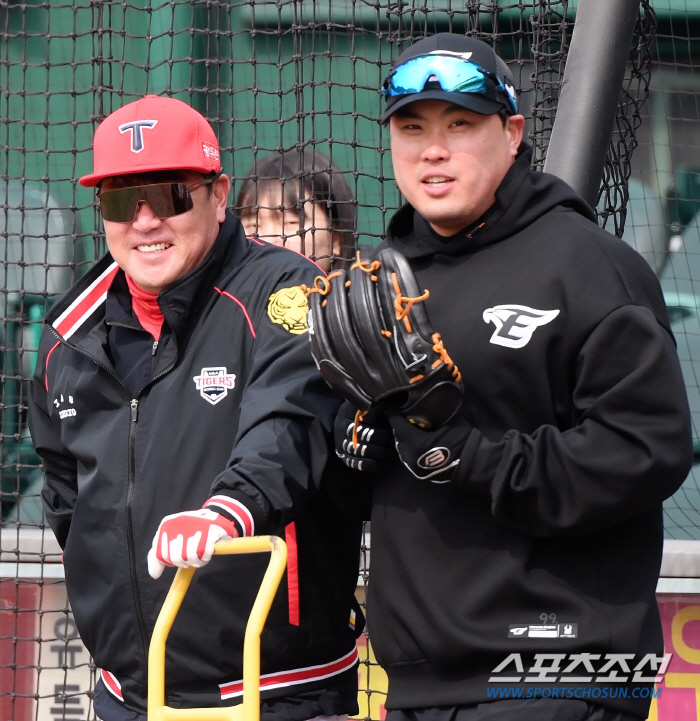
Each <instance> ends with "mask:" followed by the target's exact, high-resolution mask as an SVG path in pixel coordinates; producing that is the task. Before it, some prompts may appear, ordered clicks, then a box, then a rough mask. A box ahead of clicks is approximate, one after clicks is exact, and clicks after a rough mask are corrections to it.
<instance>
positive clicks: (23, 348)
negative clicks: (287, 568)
mask: <svg viewBox="0 0 700 721" xmlns="http://www.w3.org/2000/svg"><path fill="white" fill-rule="evenodd" d="M576 5H577V3H576V2H575V1H574V0H523V2H508V1H507V0H500V1H497V0H489V1H482V2H479V1H478V0H459V1H457V0H420V1H419V0H396V1H390V0H315V2H312V1H311V0H277V1H275V0H259V1H253V0H247V1H246V2H217V1H215V0H207V1H206V2H194V1H193V0H190V1H188V0H181V1H176V2H156V1H153V2H148V1H147V0H131V1H130V2H109V1H98V0H93V1H90V0H74V2H68V1H67V0H65V1H64V2H60V1H53V0H52V1H49V0H46V1H44V2H41V1H39V0H26V1H24V2H19V1H18V0H9V1H8V0H4V1H3V0H0V252H1V253H2V257H1V259H0V272H1V273H2V274H3V277H2V279H1V282H0V393H1V394H2V395H1V396H0V414H1V415H0V482H1V489H0V504H1V506H0V512H1V518H2V520H1V521H0V564H1V565H0V576H2V580H1V581H0V594H1V602H2V605H1V606H0V714H1V716H2V719H3V720H4V719H13V720H14V721H23V720H24V719H30V718H31V719H48V718H52V719H58V718H65V719H76V718H92V717H93V713H92V711H91V702H90V698H89V689H90V688H91V687H92V683H93V681H94V673H95V669H94V668H93V667H92V665H91V662H90V659H89V657H88V654H87V652H86V651H85V650H84V648H83V647H82V644H81V643H80V641H79V638H78V636H77V631H76V630H75V626H74V624H73V621H72V618H71V616H70V611H69V608H68V605H67V600H66V597H65V589H64V586H63V583H62V580H61V578H62V569H61V565H60V563H59V551H58V549H57V547H56V544H55V542H54V541H53V539H52V537H51V534H50V532H49V531H48V529H47V528H46V526H45V523H44V519H43V516H42V511H41V505H40V501H39V492H40V489H41V484H42V472H41V467H40V463H39V459H38V457H37V456H36V453H35V452H34V450H33V447H32V444H31V439H30V438H29V435H28V432H27V423H26V412H27V408H26V399H27V379H28V377H29V376H30V374H31V373H32V371H33V366H34V363H35V362H36V348H37V343H38V338H39V334H40V332H41V322H42V319H43V317H44V315H45V313H46V310H47V308H49V307H50V305H51V304H52V302H53V300H54V299H55V297H56V295H57V294H58V293H60V292H61V291H62V290H64V289H66V288H67V287H69V286H70V284H71V283H72V282H73V281H74V280H75V279H77V278H78V277H79V276H80V275H81V274H82V273H83V272H84V271H85V270H86V269H87V268H89V267H90V266H91V264H92V263H93V262H94V261H95V259H96V258H98V257H99V256H100V255H101V254H102V252H103V251H104V249H105V244H104V238H103V235H102V231H101V224H100V219H99V215H98V213H97V211H96V207H95V204H94V197H93V194H92V193H91V192H90V191H89V190H87V189H85V188H82V187H81V186H79V185H78V183H77V178H78V177H79V176H80V175H83V174H85V173H87V172H89V171H90V170H91V152H90V147H91V140H92V135H93V132H94V130H95V128H96V126H97V124H98V123H99V121H100V120H101V119H102V118H104V117H105V116H106V115H107V114H109V113H110V112H111V111H113V110H115V109H116V108H118V107H120V106H121V105H123V104H124V103H126V102H129V101H131V100H134V99H136V98H138V97H140V96H142V95H144V94H146V93H155V94H159V95H169V96H173V97H176V98H179V99H181V100H184V101H186V102H188V103H190V104H191V105H193V106H194V107H195V108H196V109H197V110H199V111H200V112H202V113H203V114H204V115H205V116H206V117H207V118H208V119H209V120H210V121H211V123H212V125H213V126H214V128H215V130H216V132H217V134H218V137H219V139H220V143H221V148H222V160H223V167H224V170H225V172H227V173H228V174H229V175H230V176H231V179H232V183H233V193H232V196H231V205H232V207H234V206H235V204H236V203H237V200H236V199H237V198H238V197H239V194H241V200H240V202H239V205H238V206H237V207H236V209H237V210H238V211H239V212H241V213H244V212H245V211H246V210H247V211H251V212H257V211H258V210H259V209H260V208H265V207H269V206H270V204H272V206H273V207H277V206H281V207H283V208H284V209H285V211H287V212H289V213H290V214H292V215H293V216H294V217H295V218H296V219H297V220H298V221H299V222H298V224H300V225H301V233H300V235H298V236H296V237H298V238H299V239H300V240H299V242H300V247H301V249H302V250H303V251H304V252H308V253H310V254H314V255H317V256H320V257H321V259H323V253H326V254H327V255H333V256H334V257H333V258H332V260H334V261H335V262H338V261H340V260H341V259H342V258H349V257H352V255H353V253H354V250H355V248H356V247H357V246H358V245H370V246H372V245H376V244H377V243H378V242H379V241H380V240H381V238H382V237H383V233H384V229H385V227H386V224H387V222H388V219H389V217H390V216H391V214H392V212H393V211H394V209H395V208H397V207H398V205H399V204H400V201H401V199H400V197H399V193H398V191H397V189H396V186H395V184H394V183H393V180H392V166H391V158H390V154H389V150H388V148H389V142H388V132H387V130H386V129H385V128H383V127H382V126H381V125H379V124H378V123H377V117H378V115H379V113H380V109H381V105H382V101H381V97H380V95H379V93H378V88H379V87H380V84H381V82H382V80H383V78H384V76H385V75H386V73H387V71H388V69H389V67H390V64H391V61H392V59H394V58H396V56H397V55H398V53H399V52H400V51H401V49H402V48H403V47H404V46H405V45H406V43H408V42H410V41H411V40H414V39H416V38H419V37H423V36H425V35H428V34H432V33H434V32H440V31H448V30H449V31H453V32H458V33H465V34H469V35H472V36H475V37H478V38H480V39H482V40H485V41H486V42H488V43H490V44H492V45H493V46H494V48H495V49H496V50H497V51H498V52H499V54H501V56H502V57H503V58H504V59H505V60H506V61H507V62H508V64H509V66H510V68H511V70H512V72H513V75H514V78H515V81H516V85H517V86H518V90H519V94H520V105H521V110H522V112H523V114H524V115H525V117H526V137H527V138H528V139H529V141H530V142H531V143H532V145H533V147H534V166H535V167H536V168H538V169H541V168H542V167H543V165H544V161H545V159H546V155H547V147H548V142H549V138H550V134H551V131H552V127H553V124H554V121H555V118H556V111H557V104H558V99H559V91H560V88H561V82H562V78H563V74H564V70H565V65H566V58H567V53H568V49H569V45H570V40H571V35H572V31H573V27H574V19H575V9H576ZM652 5H653V8H652ZM696 5H697V3H695V2H692V3H691V0H687V2H686V0H664V2H663V3H660V2H654V3H652V2H651V1H650V0H642V2H641V4H640V11H639V18H638V22H637V27H636V31H635V37H634V42H633V44H632V47H631V49H630V55H629V65H628V72H627V74H626V78H625V82H624V87H623V88H622V90H621V93H620V102H619V107H618V114H617V120H616V124H615V131H614V135H613V137H612V138H611V141H610V149H609V153H608V158H607V162H606V166H605V171H604V176H603V179H602V182H601V189H600V196H599V202H598V213H599V219H600V223H601V225H603V226H604V227H606V228H608V229H609V230H611V231H612V232H614V233H616V234H617V235H620V236H622V237H623V239H624V240H626V241H627V242H629V243H631V244H632V245H634V246H635V247H636V248H637V249H638V250H640V252H642V253H643V254H644V255H645V257H646V258H647V259H648V260H649V262H650V263H651V264H652V266H653V267H654V268H655V270H656V271H657V272H658V273H659V275H660V277H661V280H662V284H663V287H664V291H665V293H666V300H667V303H668V306H669V310H670V313H671V318H672V322H673V328H674V331H675V332H676V337H677V340H678V344H679V352H680V354H681V358H682V362H683V370H684V373H685V378H686V382H687V386H688V392H689V396H690V399H691V406H692V410H693V413H694V420H695V421H696V424H695V425H696V428H697V429H699V430H696V436H697V437H698V438H700V417H698V414H700V391H699V390H698V389H699V386H700V384H699V382H698V381H699V379H700V365H698V364H700V325H699V323H700V321H699V318H698V316H699V313H700V310H699V309H700V300H698V299H699V298H700V295H699V294H700V288H697V287H696V284H698V283H700V221H699V220H698V217H700V216H698V215H697V213H698V211H700V139H699V138H698V130H697V129H698V127H700V111H699V110H698V97H700V74H699V73H698V72H697V70H696V63H697V60H698V58H699V57H700V9H699V8H697V7H696ZM602 62H604V59H602ZM282 153H284V158H285V163H288V165H289V167H291V170H290V169H289V167H287V166H285V167H286V168H287V170H285V171H284V180H285V182H287V183H288V184H289V188H292V190H293V191H294V192H292V190H289V192H287V191H286V190H285V193H284V195H283V196H279V197H275V198H273V199H272V200H271V196H270V193H271V192H272V191H269V192H268V190H265V191H264V192H263V190H264V188H266V187H267V186H264V180H265V177H266V176H265V172H267V171H265V170H264V166H263V163H264V161H265V160H266V159H267V158H268V157H269V156H270V155H272V156H273V158H275V159H278V160H280V158H281V157H282ZM275 162H276V161H275ZM280 168H282V161H281V160H280ZM280 172H281V170H280ZM317 176H318V177H317ZM341 176H342V178H344V180H345V181H346V184H347V187H346V188H345V186H343V187H341V185H342V184H341V183H340V182H339V181H338V180H337V179H339V178H341ZM314 178H316V179H317V180H319V182H320V181H321V180H323V182H328V183H331V184H332V186H333V193H332V194H329V193H330V191H328V192H327V195H326V196H324V197H322V198H321V199H320V201H319V202H320V205H319V206H318V207H319V208H320V209H321V210H320V211H317V210H314V208H312V207H311V206H308V205H307V204H306V200H305V199H306V196H305V195H304V194H303V192H302V190H304V188H306V187H307V185H309V184H310V185H314V182H315V180H314ZM324 178H325V180H324ZM329 178H330V180H328V179H329ZM334 178H335V180H334ZM247 179H251V181H252V187H253V189H254V192H253V194H252V195H248V196H246V195H245V194H244V193H243V191H244V190H245V187H246V186H245V182H246V180H247ZM251 181H249V185H250V182H251ZM307 181H308V182H307ZM331 196H332V197H331ZM321 211H322V212H321ZM324 213H325V215H324ZM309 215H311V218H309V217H308V216H309ZM319 218H320V220H319ZM329 224H330V225H329ZM314 226H315V227H316V230H317V231H318V230H323V229H326V226H328V228H327V229H328V230H329V232H330V229H331V227H332V229H333V230H335V231H336V232H337V233H339V234H340V235H339V237H340V238H341V241H342V242H340V243H339V244H338V245H331V246H329V247H328V248H327V249H325V250H324V251H323V252H321V248H320V247H316V245H315V244H316V242H317V238H318V237H320V236H318V235H315V234H314V233H313V232H312V231H311V230H310V228H311V227H314ZM285 240H287V241H288V242H289V243H291V242H292V239H291V234H290V237H289V238H287V236H285ZM295 242H296V241H295ZM327 255H326V259H328V258H327ZM697 446H698V452H699V456H698V457H699V458H700V441H698V443H697ZM694 473H695V471H693V473H692V474H691V476H690V477H689V478H688V480H687V481H686V483H685V484H684V486H683V488H682V489H681V490H680V491H679V492H678V493H677V494H676V495H675V496H674V498H672V499H670V500H669V501H668V502H667V504H666V518H665V520H666V534H667V536H669V537H672V538H700V490H699V488H698V481H700V477H698V479H697V481H696V478H695V475H694ZM366 540H367V547H366V548H365V550H364V553H363V557H364V558H365V559H366V561H367V563H366V564H365V566H367V565H368V559H369V535H367V539H366ZM363 573H364V575H363V578H364V580H366V571H365V572H363ZM358 593H360V594H363V593H364V591H363V588H362V587H361V588H360V590H359V591H358ZM365 648H366V650H364V651H362V653H361V656H362V658H363V662H362V666H361V681H362V686H363V691H362V693H361V716H363V717H371V718H373V719H379V718H381V717H383V714H384V708H383V700H384V694H385V691H386V681H385V677H384V676H383V673H382V672H381V670H380V669H379V667H378V666H377V665H376V664H375V663H374V660H373V656H372V655H371V648H370V647H369V646H367V647H365Z"/></svg>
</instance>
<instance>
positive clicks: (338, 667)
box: [30, 95, 363, 721]
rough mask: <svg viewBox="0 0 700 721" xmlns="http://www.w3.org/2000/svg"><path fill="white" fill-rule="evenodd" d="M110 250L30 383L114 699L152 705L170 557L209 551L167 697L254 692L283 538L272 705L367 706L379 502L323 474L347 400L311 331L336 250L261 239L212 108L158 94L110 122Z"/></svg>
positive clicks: (98, 658)
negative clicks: (327, 374) (324, 372)
mask: <svg viewBox="0 0 700 721" xmlns="http://www.w3.org/2000/svg"><path fill="white" fill-rule="evenodd" d="M93 149H94V172H93V173H91V174H89V175H86V176H84V177H82V178H81V179H80V182H81V184H82V185H84V186H86V187H96V188H97V195H98V200H99V205H100V210H101V213H102V218H103V220H104V229H105V236H106V239H107V246H108V248H109V253H108V254H107V255H106V256H105V257H104V258H102V259H101V260H100V261H99V262H98V263H97V264H96V265H95V267H94V268H93V269H92V270H91V271H90V272H89V273H88V274H87V275H85V276H84V277H83V278H82V279H81V280H80V281H79V282H78V283H77V284H76V285H75V286H74V287H73V288H71V289H70V290H69V291H68V292H67V293H66V294H65V295H64V296H63V297H62V298H60V299H59V300H58V301H57V302H56V304H55V305H54V306H53V308H52V310H51V312H50V313H49V314H48V316H47V319H46V329H45V331H44V334H43V337H42V340H41V345H40V349H39V359H38V362H37V367H36V373H35V376H34V379H33V383H32V392H31V399H30V414H31V431H32V437H33V439H34V443H35V445H36V449H37V451H38V453H39V454H40V455H41V457H42V459H43V461H44V468H45V471H46V480H45V485H44V490H43V493H42V496H43V501H44V507H45V511H46V517H47V520H48V522H49V524H50V526H51V528H52V529H53V531H54V533H55V535H56V538H57V539H58V541H59V543H60V545H61V547H62V548H63V550H64V565H65V575H66V585H67V589H68V595H69V598H70V602H71V608H72V610H73V613H74V615H75V621H76V624H77V626H78V629H79V631H80V634H81V637H82V639H83V641H84V642H85V645H86V647H87V648H88V650H89V651H90V653H91V654H92V656H93V658H94V660H95V662H96V664H97V665H98V667H99V668H100V680H99V682H98V684H97V687H96V689H95V697H94V703H95V711H96V714H97V716H98V717H99V718H100V719H102V720H103V721H145V714H146V709H147V698H146V696H147V683H148V679H147V652H148V646H149V641H150V638H151V634H152V632H153V627H154V623H155V621H156V617H157V615H158V612H159V610H160V608H161V605H162V603H163V599H164V598H165V595H166V593H167V591H168V589H169V587H170V583H171V581H172V578H173V574H174V572H175V569H174V568H172V567H173V566H180V567H185V566H197V567H200V566H206V567H205V568H202V569H201V570H199V571H198V572H197V573H196V575H195V577H194V580H193V583H192V586H191V588H190V590H189V592H188V593H187V595H186V597H185V600H184V603H183V605H182V607H181V610H180V611H179V613H178V616H177V618H176V620H175V624H174V626H173V628H172V631H171V633H170V635H169V637H168V645H167V659H166V667H165V681H166V703H167V705H169V706H175V707H179V708H188V707H189V708H192V707H205V706H225V705H234V704H237V703H240V701H241V695H242V683H241V679H242V671H243V669H242V650H243V634H244V630H245V625H246V622H247V619H248V615H249V612H250V609H251V606H252V602H253V599H254V598H255V595H256V593H257V591H258V587H259V584H260V580H261V578H262V574H263V572H264V569H265V567H266V565H267V558H266V555H267V554H256V555H254V556H223V557H220V558H217V559H215V561H213V562H212V563H211V564H209V565H206V564H207V563H208V561H209V560H210V558H211V556H212V552H213V547H214V544H215V543H216V541H217V540H219V539H221V538H231V537H237V536H251V535H260V534H270V533H271V534H275V535H279V536H281V537H283V538H286V541H287V548H288V565H287V572H286V575H285V577H284V579H283V583H282V585H281V586H280V590H279V591H278V593H277V596H276V598H275V602H274V604H273V607H272V610H271V612H270V617H269V620H268V623H267V625H266V628H265V631H264V632H263V636H262V653H261V656H262V658H261V662H262V668H261V671H262V680H261V695H262V699H263V704H262V718H263V719H264V720H266V721H278V720H279V721H282V720H284V721H305V720H306V719H311V718H317V717H322V718H327V717H336V716H344V715H346V714H348V713H356V712H357V651H356V647H355V638H356V636H357V635H358V634H359V633H360V632H361V630H362V625H363V624H362V617H361V614H360V611H359V608H358V606H357V602H356V601H355V598H354V590H355V585H356V582H357V572H358V565H359V540H360V533H361V524H360V523H359V522H357V521H355V520H352V519H349V518H348V517H346V515H344V513H342V512H340V511H339V510H338V508H337V507H336V506H335V505H334V504H333V503H332V501H331V499H330V497H329V495H328V494H327V492H326V487H325V486H324V485H323V484H322V483H321V479H322V475H323V473H324V468H325V467H326V461H327V459H328V456H329V454H328V443H327V437H328V434H329V433H330V430H331V424H332V418H333V416H334V413H335V411H336V409H337V406H338V404H339V401H337V400H336V399H335V398H334V397H333V395H332V394H331V392H330V389H329V388H328V387H327V386H326V385H325V383H324V382H323V381H322V380H321V377H320V375H319V374H318V371H317V370H316V367H315V365H314V363H313V360H312V358H311V355H310V353H309V348H308V342H307V340H306V335H305V334H306V333H307V327H306V300H305V296H304V294H303V292H302V291H301V289H300V288H299V285H300V284H302V283H306V284H311V283H313V279H314V278H315V276H316V275H317V274H318V267H317V266H316V265H315V264H313V263H312V262H311V261H309V260H307V259H306V258H304V257H303V256H301V255H299V254H297V253H293V252H291V251H288V250H286V249H284V248H279V247H276V246H274V245H271V244H268V243H262V242H257V241H253V240H250V239H247V238H246V237H245V235H244V233H243V229H242V226H241V224H240V222H239V221H238V219H237V218H235V217H234V216H233V214H232V213H230V212H229V211H228V210H227V198H228V194H229V189H230V183H229V179H228V177H227V176H226V175H224V174H223V173H222V172H221V160H220V155H219V144H218V142H217V139H216V136H215V134H214V131H213V130H212V128H211V126H210V125H209V123H208V122H207V121H206V120H205V118H204V117H202V116H201V115H200V114H199V113H198V112H196V111H195V110H194V109H192V108H191V107H189V106H188V105H186V104H185V103H182V102H180V101H179V100H174V99H172V98H160V97H156V96H153V95H150V96H147V97H145V98H143V99H141V100H137V101H136V102H133V103H129V104H128V105H125V106H124V107H122V108H120V109H119V110H117V111H115V112H114V113H112V114H111V115H109V116H108V117H107V118H106V119H105V120H104V121H103V122H102V124H101V125H100V126H99V127H98V129H97V131H96V133H95V138H94V144H93Z"/></svg>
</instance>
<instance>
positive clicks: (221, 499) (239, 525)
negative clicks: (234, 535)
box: [202, 491, 264, 537]
mask: <svg viewBox="0 0 700 721" xmlns="http://www.w3.org/2000/svg"><path fill="white" fill-rule="evenodd" d="M202 508H208V509H209V510H210V511H215V512H216V513H220V514H221V515H222V516H224V517H225V518H228V519H229V520H230V521H233V523H234V525H235V526H236V530H237V531H238V534H239V536H246V537H247V536H255V535H256V533H257V534H259V533H260V531H259V530H256V529H259V528H261V527H262V526H263V525H264V518H263V514H262V511H260V509H257V508H255V506H254V504H253V503H252V502H251V501H250V499H249V498H247V497H246V495H245V494H244V493H236V492H235V491H232V492H231V493H230V494H226V495H224V494H223V493H219V494H217V495H215V496H212V497H211V498H209V499H208V500H207V501H205V502H204V505H203V506H202Z"/></svg>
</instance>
